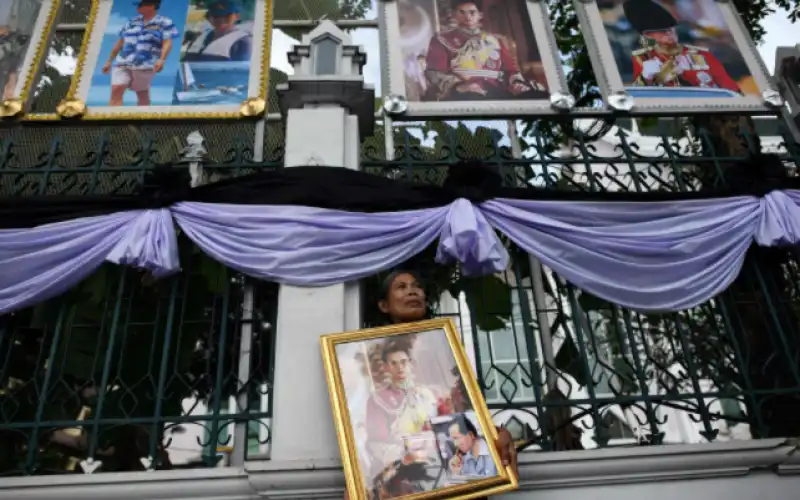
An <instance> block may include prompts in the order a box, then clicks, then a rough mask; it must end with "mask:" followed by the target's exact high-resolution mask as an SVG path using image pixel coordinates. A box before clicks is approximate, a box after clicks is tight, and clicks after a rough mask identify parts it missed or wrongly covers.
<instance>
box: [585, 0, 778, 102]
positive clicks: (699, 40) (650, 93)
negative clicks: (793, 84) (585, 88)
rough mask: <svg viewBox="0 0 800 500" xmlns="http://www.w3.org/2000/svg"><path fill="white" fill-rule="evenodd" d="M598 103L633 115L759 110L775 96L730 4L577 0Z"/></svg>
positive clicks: (718, 0) (679, 0)
mask: <svg viewBox="0 0 800 500" xmlns="http://www.w3.org/2000/svg"><path fill="white" fill-rule="evenodd" d="M576 8H577V10H578V16H579V20H580V23H581V27H582V29H583V32H584V36H585V38H586V42H587V44H588V47H589V52H590V57H591V61H592V66H593V67H594V71H595V75H596V76H597V80H598V83H599V84H600V87H601V90H602V91H603V94H604V95H605V99H606V103H607V104H608V105H609V106H610V107H612V108H614V109H616V110H618V111H629V112H631V113H633V114H642V113H646V114H653V113H659V112H665V113H676V112H679V113H694V112H696V113H703V112H704V113H707V112H750V113H753V112H755V113H757V112H765V113H768V112H770V110H772V109H774V107H776V106H779V105H780V104H781V100H780V95H779V94H778V92H776V90H775V87H774V85H773V84H772V82H771V78H770V76H769V73H768V72H767V70H766V68H765V67H764V63H763V62H762V61H761V59H760V57H759V56H758V53H757V51H756V48H755V45H754V43H753V41H752V40H751V38H750V36H749V35H748V33H747V30H746V28H745V27H744V24H743V23H742V21H741V18H740V17H739V15H738V14H737V13H736V10H735V7H734V6H733V3H732V2H726V1H722V0H577V2H576Z"/></svg>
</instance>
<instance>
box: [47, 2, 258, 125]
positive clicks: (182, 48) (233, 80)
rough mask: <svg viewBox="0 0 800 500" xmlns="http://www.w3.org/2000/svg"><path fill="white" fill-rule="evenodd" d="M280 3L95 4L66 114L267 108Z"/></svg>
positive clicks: (129, 115)
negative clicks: (273, 16) (273, 33)
mask: <svg viewBox="0 0 800 500" xmlns="http://www.w3.org/2000/svg"><path fill="white" fill-rule="evenodd" d="M271 2H272V0H92V10H91V13H90V16H89V23H88V25H87V32H86V37H85V38H84V43H83V46H82V49H81V53H80V55H79V57H78V65H77V69H76V72H75V76H74V77H73V80H72V85H71V87H70V90H69V92H68V97H67V98H66V99H65V100H64V101H62V103H61V104H60V105H59V107H58V108H57V112H58V115H60V116H61V117H64V118H74V117H82V118H84V119H100V120H102V119H159V118H180V119H186V118H239V117H241V116H255V115H259V114H261V113H263V111H264V109H265V108H266V92H267V84H268V82H267V77H268V75H269V72H268V67H269V60H268V58H269V53H270V51H269V42H270V33H271V31H272V29H271V19H270V18H271V13H272V5H271Z"/></svg>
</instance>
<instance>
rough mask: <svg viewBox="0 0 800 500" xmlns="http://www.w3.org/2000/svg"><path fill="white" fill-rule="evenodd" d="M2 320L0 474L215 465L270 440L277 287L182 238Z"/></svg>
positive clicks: (243, 455) (259, 450) (259, 448)
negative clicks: (173, 272)
mask: <svg viewBox="0 0 800 500" xmlns="http://www.w3.org/2000/svg"><path fill="white" fill-rule="evenodd" d="M183 243H184V244H183V245H182V250H183V251H182V254H183V255H182V258H183V259H185V260H184V262H186V264H187V265H186V268H185V269H186V271H185V272H183V273H182V274H181V275H178V276H175V277H172V278H169V279H165V280H161V281H154V280H153V279H152V278H151V277H150V276H149V275H147V274H143V273H139V272H136V271H134V270H131V269H126V268H121V267H116V266H110V265H109V266H106V267H103V268H101V269H100V270H99V271H98V272H96V273H95V274H94V275H92V276H91V277H90V278H88V279H86V280H85V281H84V282H82V283H81V284H80V285H79V286H78V287H76V288H75V289H73V290H72V291H70V292H69V293H67V294H65V295H63V296H62V297H59V298H58V299H55V300H52V301H49V302H45V303H43V304H39V305H37V306H35V307H33V308H29V309H26V310H22V311H19V312H15V313H12V314H9V315H5V316H2V317H0V475H16V474H47V473H70V472H78V473H82V472H93V471H95V470H96V469H97V468H98V467H99V468H100V469H99V470H101V471H133V470H145V469H148V468H159V469H170V468H181V467H192V466H217V465H219V464H222V463H224V462H225V461H230V460H233V461H234V462H239V463H241V462H242V461H243V460H244V459H245V458H246V457H247V454H253V453H255V454H264V453H266V452H267V447H268V443H269V417H270V397H269V396H270V394H271V391H270V387H271V384H272V366H273V363H272V356H273V349H272V347H273V335H274V325H275V316H276V314H277V287H276V286H274V285H272V284H269V283H264V282H254V281H251V280H248V279H245V278H243V277H242V276H239V275H237V274H234V273H232V272H230V271H228V270H227V269H226V268H224V267H223V266H221V265H220V264H218V263H216V262H214V261H212V260H210V259H208V258H207V257H205V256H203V255H202V254H201V253H199V252H198V251H196V250H193V249H192V247H191V245H188V244H186V242H183Z"/></svg>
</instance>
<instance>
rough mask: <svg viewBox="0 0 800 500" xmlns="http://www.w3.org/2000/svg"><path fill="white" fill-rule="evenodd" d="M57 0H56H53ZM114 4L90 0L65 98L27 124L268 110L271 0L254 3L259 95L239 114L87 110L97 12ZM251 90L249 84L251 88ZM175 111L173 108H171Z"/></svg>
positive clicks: (214, 115)
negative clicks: (85, 91) (85, 86)
mask: <svg viewBox="0 0 800 500" xmlns="http://www.w3.org/2000/svg"><path fill="white" fill-rule="evenodd" d="M53 1H57V0H53ZM115 1H126V0H92V7H91V11H90V12H89V19H88V21H87V24H86V32H85V34H84V36H83V40H82V42H81V50H80V54H79V55H78V63H77V67H76V69H75V74H74V75H73V77H72V82H71V83H70V87H69V90H68V91H67V96H66V97H65V98H64V99H63V100H62V101H61V102H60V103H59V104H58V106H56V113H55V114H52V113H48V114H44V113H35V114H34V113H32V114H27V115H25V117H24V119H25V120H30V121H55V120H60V119H64V118H73V119H75V118H79V119H83V120H162V119H167V120H169V119H172V120H186V119H234V118H244V117H258V116H261V115H263V114H264V113H265V112H266V109H267V98H268V91H269V61H270V49H271V43H272V4H273V0H257V2H256V7H255V8H256V13H257V17H256V20H258V17H259V15H258V13H259V12H260V13H261V14H260V16H261V17H263V22H261V23H258V24H256V28H257V29H256V30H254V32H253V34H254V35H256V34H258V33H260V34H261V43H260V44H254V45H253V46H254V47H259V50H260V51H261V52H260V54H259V53H258V51H256V50H254V51H253V56H252V59H251V64H252V67H253V68H258V71H260V74H259V75H258V81H259V85H258V92H257V94H256V95H252V89H251V91H250V92H249V94H250V95H249V96H248V98H247V99H245V100H244V101H243V102H242V103H241V105H239V109H238V111H233V110H230V111H229V110H226V111H214V110H213V109H210V110H204V111H199V112H197V111H195V112H192V111H168V112H154V111H147V110H141V111H138V110H134V109H132V108H134V107H133V106H125V107H120V111H119V112H103V113H93V112H92V110H91V108H87V106H86V103H85V101H84V99H81V96H80V95H78V93H79V89H80V88H81V85H82V82H83V80H84V78H89V79H91V74H89V75H87V74H86V73H88V72H87V71H85V70H86V66H87V63H88V62H91V63H92V69H94V67H95V65H96V64H97V61H88V58H89V49H90V46H91V45H92V44H93V43H95V39H96V38H97V37H99V38H100V39H101V40H102V37H103V32H104V30H105V26H99V25H98V13H99V11H100V7H101V5H102V4H109V7H108V8H109V9H110V8H111V7H113V3H114V2H115ZM251 87H252V85H251ZM183 107H184V108H188V109H191V108H197V107H208V108H214V107H230V105H199V106H183ZM173 108H174V107H173Z"/></svg>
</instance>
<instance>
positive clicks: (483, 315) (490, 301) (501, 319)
mask: <svg viewBox="0 0 800 500" xmlns="http://www.w3.org/2000/svg"><path fill="white" fill-rule="evenodd" d="M449 291H450V294H451V295H452V296H453V297H458V296H459V294H460V293H462V292H463V293H464V295H465V296H466V301H467V305H468V306H469V309H470V313H471V315H472V321H473V323H474V324H475V325H476V326H477V327H478V328H479V330H480V331H481V334H485V333H486V332H490V331H492V330H502V329H503V328H506V326H507V325H508V322H509V321H510V320H511V316H512V307H511V294H512V293H513V291H512V290H511V288H510V287H509V286H508V283H507V282H506V281H505V280H503V279H501V278H500V277H499V276H497V275H494V274H492V275H487V276H481V277H478V278H466V277H461V278H459V279H457V280H456V281H455V282H453V283H452V284H451V285H450V287H449Z"/></svg>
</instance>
